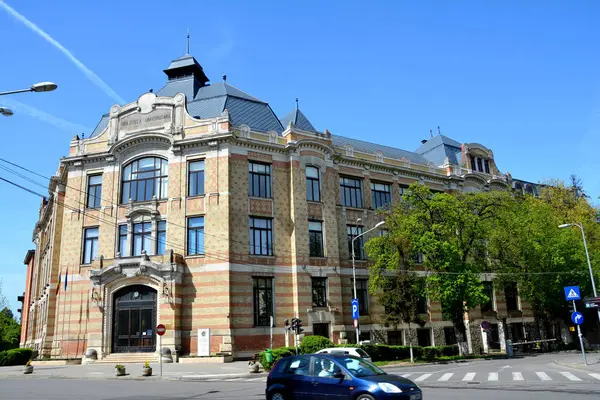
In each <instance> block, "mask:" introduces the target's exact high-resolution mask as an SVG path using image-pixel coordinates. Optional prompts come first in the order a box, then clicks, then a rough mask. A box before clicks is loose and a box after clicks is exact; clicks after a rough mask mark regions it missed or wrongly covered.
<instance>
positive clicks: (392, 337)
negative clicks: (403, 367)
mask: <svg viewBox="0 0 600 400" xmlns="http://www.w3.org/2000/svg"><path fill="white" fill-rule="evenodd" d="M387 344H388V345H390V346H402V345H403V343H402V331H388V332H387Z"/></svg>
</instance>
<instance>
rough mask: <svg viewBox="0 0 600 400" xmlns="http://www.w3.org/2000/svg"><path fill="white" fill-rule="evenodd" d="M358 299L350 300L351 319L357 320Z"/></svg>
mask: <svg viewBox="0 0 600 400" xmlns="http://www.w3.org/2000/svg"><path fill="white" fill-rule="evenodd" d="M358 317H359V315H358V299H352V319H358Z"/></svg>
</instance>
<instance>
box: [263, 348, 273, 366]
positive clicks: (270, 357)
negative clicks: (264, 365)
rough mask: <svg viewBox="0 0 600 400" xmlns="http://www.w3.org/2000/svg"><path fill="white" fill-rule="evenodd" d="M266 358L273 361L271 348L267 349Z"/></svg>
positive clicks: (269, 361)
mask: <svg viewBox="0 0 600 400" xmlns="http://www.w3.org/2000/svg"><path fill="white" fill-rule="evenodd" d="M265 359H266V360H267V362H268V363H271V362H273V352H272V351H271V349H266V350H265Z"/></svg>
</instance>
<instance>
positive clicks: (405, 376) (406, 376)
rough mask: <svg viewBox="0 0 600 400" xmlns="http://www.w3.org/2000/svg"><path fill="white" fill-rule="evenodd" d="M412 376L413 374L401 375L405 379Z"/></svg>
mask: <svg viewBox="0 0 600 400" xmlns="http://www.w3.org/2000/svg"><path fill="white" fill-rule="evenodd" d="M411 375H412V374H402V375H400V376H401V377H403V378H408V377H409V376H411Z"/></svg>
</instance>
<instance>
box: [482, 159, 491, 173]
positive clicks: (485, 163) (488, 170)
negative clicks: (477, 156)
mask: <svg viewBox="0 0 600 400" xmlns="http://www.w3.org/2000/svg"><path fill="white" fill-rule="evenodd" d="M483 163H484V166H485V173H486V174H489V173H490V160H487V159H486V160H483Z"/></svg>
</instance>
